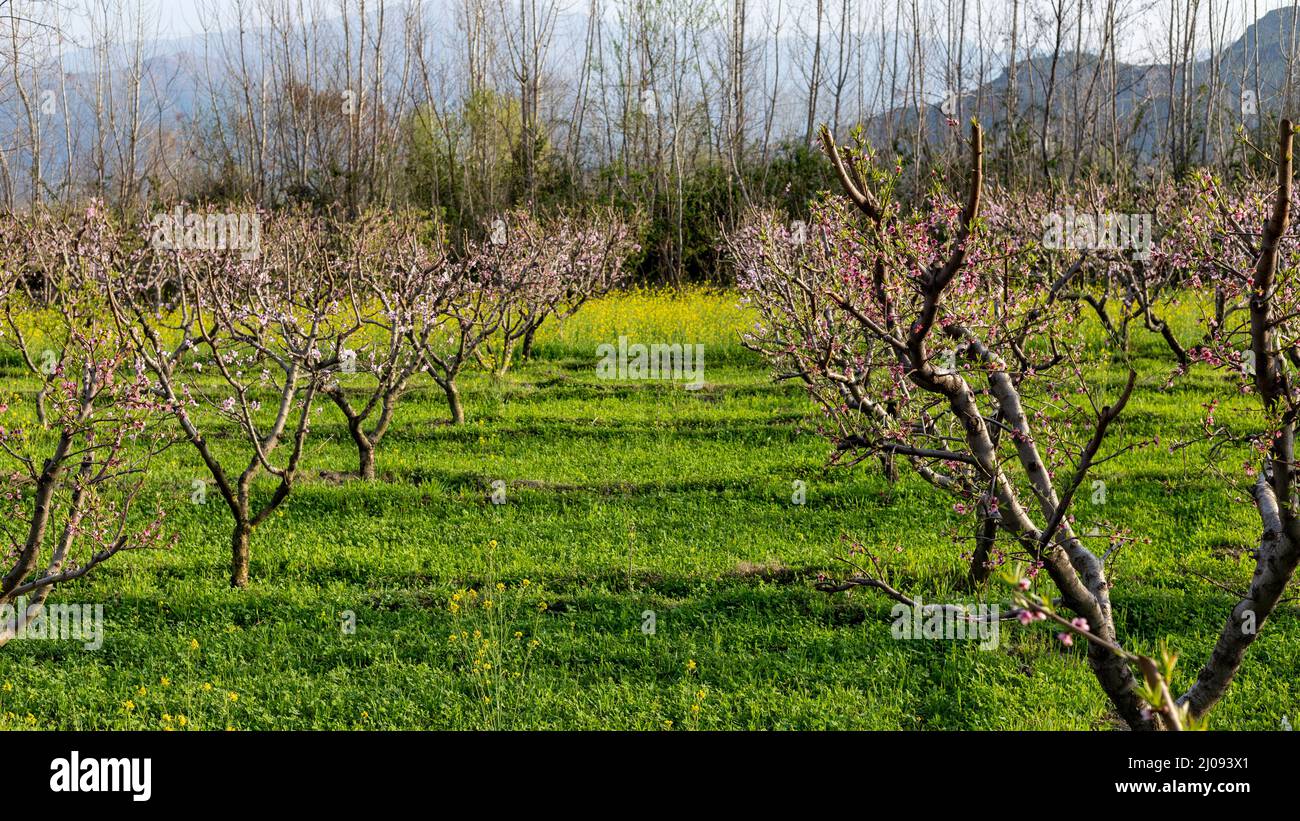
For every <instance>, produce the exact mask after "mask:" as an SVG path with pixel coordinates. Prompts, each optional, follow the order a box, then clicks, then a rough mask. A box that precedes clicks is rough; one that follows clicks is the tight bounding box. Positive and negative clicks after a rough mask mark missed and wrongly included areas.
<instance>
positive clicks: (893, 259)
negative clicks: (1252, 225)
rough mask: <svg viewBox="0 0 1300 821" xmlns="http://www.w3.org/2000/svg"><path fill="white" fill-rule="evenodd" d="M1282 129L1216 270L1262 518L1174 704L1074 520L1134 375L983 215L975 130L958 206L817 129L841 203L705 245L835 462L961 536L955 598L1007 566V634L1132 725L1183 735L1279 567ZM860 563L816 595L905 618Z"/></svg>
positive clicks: (1234, 664) (1284, 516) (1103, 537)
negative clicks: (1010, 568) (1255, 204)
mask: <svg viewBox="0 0 1300 821" xmlns="http://www.w3.org/2000/svg"><path fill="white" fill-rule="evenodd" d="M1283 132H1284V139H1283V143H1282V145H1281V146H1280V147H1279V178H1278V187H1279V188H1281V189H1282V193H1281V194H1280V195H1279V197H1278V199H1277V201H1276V202H1277V203H1280V204H1275V206H1274V208H1273V213H1272V216H1271V217H1270V219H1269V221H1268V223H1267V225H1268V227H1267V228H1266V229H1265V231H1264V235H1263V237H1262V239H1261V240H1260V242H1259V244H1258V246H1257V247H1255V248H1254V249H1253V250H1254V251H1255V252H1256V256H1255V258H1254V259H1253V261H1252V265H1253V267H1252V268H1251V269H1250V270H1251V271H1253V273H1251V274H1243V273H1242V272H1241V269H1239V268H1237V266H1234V265H1231V264H1229V265H1227V266H1226V267H1227V268H1229V269H1232V270H1233V271H1234V273H1233V274H1231V277H1230V278H1232V279H1235V280H1241V281H1243V282H1245V281H1246V280H1249V281H1250V282H1253V284H1254V287H1255V288H1256V290H1257V291H1258V293H1256V294H1254V295H1252V296H1251V297H1250V301H1251V304H1252V309H1251V311H1250V319H1249V323H1247V324H1248V326H1249V329H1250V331H1249V333H1250V335H1251V339H1252V342H1251V347H1252V350H1253V351H1254V361H1255V363H1256V365H1257V370H1256V377H1255V379H1256V383H1257V389H1258V391H1259V393H1260V395H1261V397H1262V399H1263V402H1264V406H1265V409H1266V411H1267V415H1268V418H1269V419H1274V420H1277V421H1276V423H1275V428H1272V429H1270V430H1271V431H1272V434H1273V435H1264V436H1262V437H1261V438H1260V439H1258V440H1257V441H1258V442H1260V443H1263V444H1261V447H1263V448H1264V449H1265V451H1266V453H1264V458H1265V462H1266V464H1265V468H1264V470H1263V471H1261V478H1260V479H1259V480H1258V481H1257V482H1256V485H1255V487H1256V491H1255V496H1256V499H1257V502H1258V504H1259V508H1260V513H1261V516H1262V517H1263V519H1264V523H1265V536H1264V539H1263V540H1262V541H1261V547H1260V560H1259V561H1260V564H1259V569H1257V573H1256V579H1255V581H1253V582H1252V589H1251V593H1250V594H1249V595H1248V596H1247V597H1245V598H1243V600H1242V602H1241V603H1240V604H1239V605H1238V606H1237V607H1236V608H1234V610H1233V615H1232V617H1231V618H1230V619H1229V621H1228V624H1227V625H1225V627H1224V632H1223V635H1222V636H1221V638H1220V641H1219V643H1218V645H1217V646H1216V648H1215V649H1214V651H1213V652H1212V653H1211V656H1210V658H1209V660H1208V661H1207V662H1206V664H1205V668H1204V669H1203V670H1202V672H1201V674H1200V678H1199V679H1198V681H1197V683H1196V684H1195V685H1194V686H1193V687H1192V688H1191V690H1189V691H1188V692H1187V693H1185V694H1184V695H1183V696H1182V697H1181V698H1178V699H1175V698H1174V697H1173V696H1172V695H1171V694H1170V692H1169V677H1170V674H1171V672H1172V665H1173V661H1172V658H1173V657H1172V656H1171V655H1168V654H1166V655H1162V657H1161V658H1160V660H1156V659H1153V658H1151V657H1150V656H1147V655H1143V654H1140V653H1135V652H1132V651H1129V650H1126V649H1125V648H1124V647H1123V646H1122V644H1121V642H1120V639H1119V637H1118V635H1117V630H1116V624H1115V618H1114V614H1113V609H1112V602H1111V595H1112V593H1111V587H1112V582H1111V581H1110V579H1109V578H1108V565H1109V564H1110V563H1112V562H1113V560H1114V557H1115V556H1116V555H1117V554H1118V553H1119V552H1120V551H1121V550H1123V549H1124V548H1125V547H1127V546H1129V545H1132V544H1134V543H1136V542H1139V540H1138V539H1136V538H1135V537H1134V536H1132V535H1131V534H1129V533H1127V532H1125V531H1121V530H1115V529H1110V530H1109V531H1108V532H1102V531H1101V529H1100V528H1093V529H1089V530H1088V532H1086V533H1085V532H1081V531H1082V530H1083V526H1082V525H1081V523H1080V522H1079V521H1078V520H1077V519H1076V515H1075V513H1074V512H1073V506H1074V505H1075V503H1076V500H1077V499H1078V498H1079V497H1080V495H1081V492H1080V491H1081V489H1082V488H1087V487H1089V476H1090V475H1091V474H1092V473H1093V472H1094V471H1095V470H1096V469H1097V468H1098V467H1099V466H1101V465H1103V464H1105V463H1106V462H1107V461H1109V460H1111V459H1114V458H1115V457H1116V456H1118V455H1119V454H1121V453H1123V452H1125V451H1128V450H1131V449H1133V448H1138V447H1144V446H1149V445H1153V444H1154V442H1153V441H1147V440H1144V439H1141V438H1134V437H1128V440H1127V441H1125V442H1122V443H1118V444H1116V443H1110V442H1108V434H1112V430H1111V429H1112V427H1113V426H1114V424H1115V422H1116V420H1117V419H1119V418H1120V417H1121V415H1122V413H1123V411H1124V408H1125V407H1126V406H1127V404H1128V402H1129V400H1130V398H1131V396H1132V395H1133V393H1134V391H1135V389H1137V388H1138V385H1139V380H1138V375H1137V372H1136V371H1135V370H1134V368H1133V367H1132V366H1131V365H1129V364H1127V360H1126V355H1125V353H1124V351H1123V350H1119V351H1113V350H1109V349H1107V348H1105V347H1102V346H1098V345H1096V344H1090V343H1089V341H1088V339H1087V337H1086V334H1085V331H1084V328H1083V323H1080V322H1077V321H1076V315H1077V309H1076V308H1075V305H1076V304H1077V303H1075V302H1073V301H1072V300H1068V299H1063V298H1061V297H1062V294H1063V289H1062V288H1060V287H1054V286H1056V285H1057V283H1059V280H1060V277H1059V276H1045V275H1043V271H1042V259H1041V257H1040V256H1039V254H1041V252H1042V249H1041V248H1038V247H1035V246H1036V245H1037V243H1038V238H1037V237H1036V236H1034V237H1030V238H1026V237H1025V236H1024V233H1023V232H1016V231H1009V230H1008V229H1007V226H1009V225H1015V224H1016V222H1017V217H1016V216H1015V215H1009V214H1007V213H1006V212H1005V210H1002V209H1000V208H998V207H997V206H996V204H995V207H994V208H993V209H992V210H985V205H986V203H985V202H984V200H983V196H982V195H983V191H982V187H983V178H982V161H983V136H982V132H981V130H980V128H979V127H978V125H974V124H972V127H971V132H970V139H969V151H970V168H969V179H968V181H967V186H966V191H965V194H964V196H963V197H962V198H961V199H960V200H958V199H956V198H953V197H951V196H949V195H947V194H946V193H945V192H944V191H942V190H939V189H935V190H933V191H932V192H931V194H930V195H929V196H928V197H927V198H926V199H925V201H924V202H923V203H921V204H919V205H918V206H916V207H912V208H909V207H906V206H905V205H904V204H902V203H901V202H899V201H898V199H897V198H896V197H895V195H894V192H895V191H896V189H897V182H898V179H899V177H900V174H901V172H900V170H899V169H898V168H897V167H895V168H894V169H893V170H892V171H891V170H889V169H882V168H881V167H880V165H879V164H878V163H876V162H875V161H874V160H875V158H874V157H873V156H872V155H871V154H870V153H868V152H866V151H863V150H862V149H860V148H859V149H852V150H847V151H846V150H842V149H841V148H840V147H839V146H838V145H837V144H836V142H835V140H834V138H833V137H832V135H831V134H830V133H829V131H827V130H826V129H823V130H822V133H821V138H822V141H823V144H824V146H825V149H826V151H827V153H828V154H829V155H830V158H831V160H832V162H833V165H834V167H835V170H836V173H837V176H838V179H839V182H840V185H841V187H842V189H843V193H842V194H841V195H828V196H826V197H824V198H823V199H821V200H820V201H819V202H817V203H816V204H815V205H814V207H813V209H812V217H811V220H810V223H809V224H808V226H807V230H802V226H801V227H800V228H801V230H797V231H796V230H792V228H791V226H788V225H786V224H784V222H783V221H782V220H781V219H780V218H779V217H777V216H776V215H775V214H773V213H770V212H761V211H758V212H753V213H751V214H750V215H749V216H748V217H747V219H746V220H745V221H744V223H743V224H742V225H741V226H740V227H739V228H738V229H737V230H736V231H735V232H732V233H731V234H730V235H729V236H728V237H727V239H726V247H727V250H728V253H729V255H730V257H731V259H732V261H733V262H734V264H735V266H736V270H737V280H738V283H739V285H740V288H741V289H742V292H743V293H744V295H745V298H746V299H747V300H748V302H749V303H750V304H752V306H753V307H754V309H755V310H756V312H757V315H758V318H759V321H758V324H757V325H756V327H755V328H754V330H753V331H752V332H751V333H750V334H748V335H747V336H746V338H745V340H744V341H745V344H746V345H747V346H749V347H750V348H752V349H753V350H756V351H758V352H760V353H761V354H762V355H763V356H764V357H766V358H767V359H768V361H769V362H770V363H771V365H772V367H773V369H774V372H775V375H776V376H777V378H787V379H796V380H799V381H801V382H802V383H803V384H804V385H805V386H806V388H807V390H808V392H809V393H810V395H811V396H812V397H813V398H814V399H816V400H817V402H818V403H819V405H820V406H821V408H822V410H823V412H824V414H825V421H824V423H823V431H824V433H825V435H826V436H827V437H828V438H829V439H830V440H831V441H832V443H833V444H834V447H835V451H836V454H837V456H836V458H837V459H839V460H842V461H846V462H848V463H850V464H852V463H857V462H860V461H862V460H864V459H867V458H869V457H874V458H880V459H882V460H883V461H884V462H885V464H886V465H889V466H892V465H893V464H894V463H895V462H902V463H905V464H907V465H908V466H910V467H911V469H912V470H913V471H914V472H915V473H916V474H917V475H918V476H919V477H921V478H922V479H924V480H925V481H926V482H928V483H929V484H930V485H932V486H933V487H934V488H935V489H936V491H939V492H942V493H943V494H946V495H948V496H949V497H952V498H953V499H954V508H955V510H956V512H957V513H958V514H959V515H962V516H970V517H973V518H974V519H975V524H976V527H975V528H974V535H973V538H972V542H973V544H974V547H973V549H972V553H973V556H972V559H971V561H972V568H971V577H972V581H974V582H980V581H983V579H984V577H985V576H986V575H987V574H986V573H985V572H984V571H986V570H987V569H988V568H990V567H993V566H997V565H1002V564H1008V565H1015V566H1017V567H1019V568H1022V569H1027V570H1022V572H1018V573H1015V574H1012V576H1013V581H1014V582H1015V588H1014V589H1015V594H1014V595H1015V603H1016V607H1015V609H1014V610H1013V613H1014V614H1015V615H1017V616H1018V617H1019V618H1020V619H1021V621H1022V622H1024V623H1032V622H1034V621H1041V620H1051V621H1053V622H1054V623H1056V624H1057V625H1058V626H1059V627H1060V628H1061V630H1060V635H1061V637H1062V640H1063V641H1072V640H1073V637H1074V636H1076V635H1077V636H1081V637H1083V638H1086V639H1087V645H1088V647H1087V659H1088V663H1089V665H1090V667H1091V670H1092V672H1093V674H1094V676H1095V678H1096V680H1097V681H1098V683H1099V685H1100V686H1101V688H1102V689H1103V691H1104V692H1105V693H1106V695H1107V696H1108V697H1109V699H1110V700H1111V702H1112V703H1113V705H1114V707H1115V709H1116V711H1117V713H1118V714H1119V716H1120V717H1121V718H1122V719H1123V720H1124V721H1125V722H1126V723H1127V724H1128V725H1129V726H1130V727H1132V728H1135V729H1158V728H1164V727H1170V728H1182V727H1185V726H1196V725H1198V724H1199V723H1200V722H1202V721H1203V718H1204V714H1205V713H1206V711H1208V710H1209V708H1210V707H1211V706H1213V704H1214V703H1215V702H1216V701H1217V700H1218V699H1219V698H1220V697H1221V696H1222V694H1223V691H1224V689H1225V688H1226V687H1227V684H1228V682H1230V681H1231V679H1232V677H1233V675H1234V674H1235V673H1236V671H1237V669H1238V667H1239V666H1240V664H1241V661H1242V655H1243V652H1244V650H1245V647H1246V646H1248V645H1249V643H1250V641H1251V640H1252V639H1253V635H1254V634H1253V633H1250V634H1247V633H1244V632H1243V631H1242V628H1243V627H1244V626H1246V622H1247V620H1248V619H1252V618H1253V619H1254V621H1253V622H1251V625H1250V626H1251V627H1252V628H1253V627H1257V626H1258V624H1260V623H1262V621H1263V619H1264V618H1265V617H1266V616H1267V615H1268V613H1269V612H1270V611H1271V610H1272V608H1273V607H1274V606H1275V604H1276V601H1277V597H1278V595H1279V594H1280V591H1281V587H1282V585H1284V584H1285V583H1286V580H1287V579H1289V578H1290V575H1291V573H1292V572H1293V570H1294V567H1295V564H1296V555H1295V553H1296V548H1295V544H1296V542H1295V540H1294V539H1295V537H1294V536H1293V535H1292V533H1293V532H1294V533H1295V534H1296V535H1300V525H1297V524H1295V523H1294V521H1293V519H1291V518H1290V516H1291V513H1290V510H1291V507H1292V505H1293V502H1292V498H1293V489H1292V486H1291V482H1292V480H1291V465H1292V462H1293V460H1292V458H1291V447H1292V443H1291V433H1290V432H1291V429H1292V422H1291V417H1292V416H1293V415H1294V410H1293V409H1294V407H1295V404H1294V403H1295V401H1296V400H1295V398H1294V395H1293V394H1292V392H1291V388H1290V386H1289V383H1288V382H1287V381H1286V378H1285V375H1284V374H1283V372H1282V369H1281V356H1282V354H1283V353H1285V352H1286V351H1288V350H1290V349H1288V348H1287V347H1279V343H1280V342H1284V341H1285V342H1286V343H1288V344H1294V343H1293V342H1292V341H1291V340H1290V338H1289V337H1282V336H1281V334H1280V330H1281V327H1282V325H1283V324H1285V323H1291V322H1294V319H1293V318H1292V317H1294V315H1295V313H1294V312H1292V311H1290V310H1288V309H1284V308H1279V307H1278V306H1277V305H1276V304H1275V300H1276V299H1277V294H1278V290H1279V289H1278V285H1277V279H1276V273H1277V264H1276V258H1277V257H1276V245H1277V242H1278V238H1279V237H1280V236H1281V235H1282V234H1283V233H1284V229H1285V225H1286V220H1287V214H1286V206H1285V203H1286V202H1288V198H1289V191H1290V125H1289V123H1288V124H1284V127H1283ZM1283 165H1284V166H1285V169H1283V168H1282V166H1283ZM1210 264H1211V265H1212V266H1213V265H1216V264H1221V261H1218V260H1215V261H1213V262H1211V263H1210ZM1226 275H1227V274H1225V276H1226ZM1261 283H1263V290H1262V291H1260V290H1259V289H1260V287H1261ZM1225 287H1226V286H1225ZM1242 287H1250V286H1242ZM1290 287H1291V286H1289V285H1288V289H1287V291H1286V293H1288V294H1289V293H1290ZM1243 321H1244V320H1243ZM1280 323H1281V324H1280ZM1286 327H1287V328H1289V327H1290V326H1289V325H1286ZM1242 332H1243V333H1244V332H1245V331H1244V329H1243V330H1242ZM1219 333H1220V335H1222V334H1223V331H1222V330H1220V332H1219ZM1294 342H1300V339H1297V340H1295V341H1294ZM1297 350H1300V348H1298V349H1297ZM1115 361H1118V364H1120V365H1121V366H1122V369H1121V372H1123V373H1124V375H1123V376H1122V377H1120V378H1118V379H1116V378H1114V377H1113V376H1110V374H1114V373H1115V369H1114V368H1113V364H1114V363H1115ZM1102 364H1108V365H1112V367H1109V368H1102V367H1099V366H1100V365H1102ZM1265 477H1266V478H1265ZM935 498H936V500H937V499H938V498H941V497H935ZM864 553H866V554H870V551H868V550H865V549H863V550H855V551H851V553H850V555H849V556H848V557H846V558H845V561H846V562H848V564H849V565H850V566H851V567H852V568H853V570H854V572H853V573H852V574H851V575H850V576H848V577H847V578H845V579H841V580H832V579H827V580H824V581H823V582H822V583H821V585H820V586H821V588H822V589H824V590H827V591H837V590H846V589H849V588H853V587H867V588H872V589H876V590H880V591H882V592H883V593H885V594H886V595H888V596H890V597H892V598H895V599H897V600H899V601H902V602H905V603H908V602H913V599H912V598H911V597H909V596H908V595H907V594H906V593H905V592H904V591H900V590H897V589H895V588H894V587H893V586H891V585H890V584H889V583H888V582H887V581H886V579H885V576H884V574H883V573H882V572H881V564H880V560H878V559H877V558H876V557H875V556H874V555H871V558H870V561H864V560H862V559H860V558H858V557H859V555H862V554H864ZM1044 577H1046V578H1044ZM959 609H960V608H959ZM1058 609H1063V610H1065V611H1068V612H1067V615H1068V616H1069V617H1068V618H1067V616H1065V615H1060V614H1059V613H1058V612H1057V611H1058ZM1135 669H1136V671H1137V672H1138V673H1139V675H1135Z"/></svg>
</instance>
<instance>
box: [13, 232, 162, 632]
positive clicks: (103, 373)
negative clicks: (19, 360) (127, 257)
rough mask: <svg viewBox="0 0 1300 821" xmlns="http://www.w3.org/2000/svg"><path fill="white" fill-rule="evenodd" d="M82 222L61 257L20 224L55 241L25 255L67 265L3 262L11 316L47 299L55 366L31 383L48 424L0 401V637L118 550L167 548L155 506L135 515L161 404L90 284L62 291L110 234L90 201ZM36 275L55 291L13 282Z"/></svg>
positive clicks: (86, 273)
mask: <svg viewBox="0 0 1300 821" xmlns="http://www.w3.org/2000/svg"><path fill="white" fill-rule="evenodd" d="M10 219H17V218H15V217H10ZM37 219H40V218H37ZM29 227H30V226H29ZM46 227H48V226H46ZM79 228H80V230H78V231H77V232H76V233H75V234H73V235H70V236H71V239H70V240H69V242H68V244H67V245H66V246H64V249H65V250H69V251H70V252H71V253H70V255H69V256H66V257H65V256H63V255H61V254H60V253H59V250H60V248H59V247H57V243H56V240H55V234H54V232H51V231H48V230H36V231H28V232H26V233H25V235H26V236H28V237H29V238H36V237H40V238H43V239H44V240H47V241H50V242H51V243H55V244H51V245H47V246H45V247H43V248H41V249H39V252H37V251H36V249H31V250H33V252H34V253H33V257H32V258H34V259H37V260H46V261H49V260H54V259H59V260H61V261H62V263H66V267H63V266H62V265H60V266H58V267H52V268H49V269H44V270H40V271H33V270H32V269H30V268H22V269H15V268H10V267H8V266H6V268H5V273H4V279H3V281H2V282H0V301H3V303H4V308H5V311H6V316H9V317H10V318H11V319H12V318H13V317H14V316H15V312H14V310H13V308H12V307H11V306H12V303H13V302H14V301H17V302H18V307H19V308H20V309H21V310H22V311H23V313H24V314H25V313H27V312H29V311H30V310H31V306H32V303H31V298H32V297H33V296H37V295H39V294H47V295H49V296H50V297H51V299H50V300H49V301H48V302H47V303H45V305H44V306H43V307H44V313H45V315H46V320H47V324H48V325H50V326H58V332H57V333H55V334H52V336H51V338H53V339H57V340H58V345H59V347H58V350H56V351H54V364H53V367H52V368H50V369H49V372H48V373H47V374H45V375H44V376H43V378H42V379H41V381H40V384H41V385H42V386H43V389H44V391H45V393H44V396H43V402H44V403H45V405H46V408H45V409H46V416H45V418H44V421H45V423H46V424H44V425H42V424H32V423H33V422H34V421H35V418H34V410H32V411H29V410H27V409H26V408H23V407H22V406H23V405H24V404H25V403H24V401H23V399H22V397H21V395H15V396H10V397H6V398H4V399H3V401H0V462H2V463H3V464H4V467H3V468H0V470H2V471H3V474H2V475H3V478H2V479H0V482H2V486H3V491H2V492H3V496H4V507H5V514H6V515H5V517H4V521H3V524H0V531H3V536H0V574H3V575H0V606H7V609H11V610H12V612H13V613H14V616H13V617H12V618H10V619H6V620H4V621H3V622H0V645H3V644H5V643H6V642H8V641H9V640H11V639H13V638H14V637H15V636H18V635H21V634H22V631H23V630H24V628H25V627H26V626H27V625H28V624H30V623H31V622H32V620H33V619H35V618H37V617H38V616H39V614H40V613H41V612H42V610H43V608H44V606H45V604H46V601H47V599H48V597H49V595H50V592H51V591H52V590H53V589H54V588H55V587H56V586H57V585H60V584H63V583H66V582H70V581H72V580H74V579H78V578H80V577H82V576H84V575H86V574H87V573H89V572H91V571H92V570H94V569H95V568H96V567H98V566H99V565H101V564H103V563H104V562H106V561H108V560H109V559H112V558H113V557H114V556H116V555H118V554H119V553H122V552H124V551H128V550H138V549H147V548H158V547H165V546H168V544H169V543H168V542H167V541H166V540H165V539H164V536H163V533H162V527H161V526H162V518H163V514H162V512H161V510H158V511H156V512H155V513H154V514H153V515H152V516H149V515H148V514H146V515H145V516H144V518H141V516H140V515H137V514H136V513H135V512H134V508H135V507H136V506H137V502H138V500H139V497H140V495H141V492H142V487H143V479H144V472H145V470H146V468H147V467H148V464H149V461H150V459H151V457H152V456H153V455H155V454H156V453H157V452H158V451H160V450H161V449H163V448H164V447H166V445H167V444H168V435H167V434H166V432H165V430H164V428H163V426H162V425H161V424H160V423H161V420H162V419H163V417H165V407H164V403H163V402H162V401H160V400H159V398H158V397H156V396H154V395H153V394H152V393H151V391H150V390H149V382H148V379H147V378H146V377H145V375H144V374H143V373H141V372H140V371H138V370H136V369H135V368H134V367H133V364H134V357H133V352H132V350H131V347H130V345H129V344H128V342H127V341H126V340H125V339H123V338H122V337H121V336H120V335H119V334H118V333H117V331H116V329H115V328H114V327H113V324H112V323H111V322H109V321H107V320H106V319H105V318H104V317H105V312H104V307H103V305H102V300H100V299H98V298H97V295H96V292H95V291H94V290H91V289H81V288H65V287H62V286H64V285H67V282H66V278H67V277H74V278H77V279H78V280H79V281H81V280H82V279H83V278H85V279H89V277H90V276H93V275H94V273H95V272H94V271H93V270H88V269H92V268H93V266H94V265H95V264H96V263H97V261H98V260H100V259H102V251H103V249H104V246H105V245H107V244H110V243H112V242H113V239H112V237H111V235H110V234H109V233H108V232H106V231H105V230H104V228H105V226H104V225H103V224H101V223H100V222H99V221H98V216H97V213H96V212H95V210H94V208H93V207H92V209H91V210H90V211H89V212H88V214H87V215H86V219H85V220H84V221H83V222H82V224H81V225H80V226H79ZM33 273H38V274H40V275H42V276H45V277H48V278H49V281H50V282H51V284H52V285H53V286H54V290H53V291H46V290H44V289H40V290H39V291H37V292H33V291H32V290H30V289H27V288H25V287H24V283H23V282H22V281H21V280H22V279H23V278H25V277H27V276H29V275H31V274H33ZM54 294H57V295H58V296H57V298H53V295H54ZM18 327H20V323H19V322H17V321H14V322H11V324H10V330H11V331H12V330H13V329H16V328H18ZM0 339H3V342H4V343H5V344H6V345H8V346H10V347H11V349H15V350H21V349H22V347H23V346H24V345H25V344H26V342H25V340H23V339H21V338H18V337H16V336H15V334H14V333H8V334H3V335H2V336H0ZM33 404H34V403H33Z"/></svg>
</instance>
